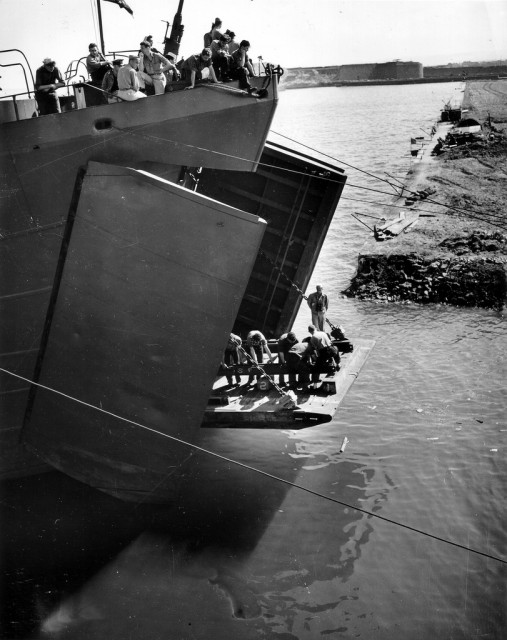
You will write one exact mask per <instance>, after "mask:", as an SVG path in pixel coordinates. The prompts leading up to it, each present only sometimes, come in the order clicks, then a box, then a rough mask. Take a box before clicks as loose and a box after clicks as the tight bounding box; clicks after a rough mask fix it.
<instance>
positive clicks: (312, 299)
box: [307, 284, 329, 331]
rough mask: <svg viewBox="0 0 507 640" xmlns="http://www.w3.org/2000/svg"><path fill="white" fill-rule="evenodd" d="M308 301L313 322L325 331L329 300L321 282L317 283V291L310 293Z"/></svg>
mask: <svg viewBox="0 0 507 640" xmlns="http://www.w3.org/2000/svg"><path fill="white" fill-rule="evenodd" d="M307 302H308V306H309V307H310V309H311V311H312V324H314V325H315V326H316V327H317V329H318V330H319V331H324V330H325V325H326V311H327V309H328V307H329V300H328V298H327V296H326V294H325V293H323V289H322V286H321V285H320V284H318V285H317V287H316V291H314V292H313V293H310V295H309V296H308V301H307Z"/></svg>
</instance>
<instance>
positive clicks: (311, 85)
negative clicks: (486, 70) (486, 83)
mask: <svg viewBox="0 0 507 640" xmlns="http://www.w3.org/2000/svg"><path fill="white" fill-rule="evenodd" d="M499 79H500V78H499V77H498V76H497V75H495V76H492V75H491V74H480V75H473V76H467V77H466V78H464V77H463V75H456V76H447V77H441V78H400V79H390V80H353V81H352V80H351V81H343V82H304V81H303V82H297V81H296V82H291V81H288V82H287V84H284V83H282V89H285V90H289V89H315V88H321V87H359V86H377V85H398V84H431V83H437V82H464V81H468V80H492V81H495V80H499Z"/></svg>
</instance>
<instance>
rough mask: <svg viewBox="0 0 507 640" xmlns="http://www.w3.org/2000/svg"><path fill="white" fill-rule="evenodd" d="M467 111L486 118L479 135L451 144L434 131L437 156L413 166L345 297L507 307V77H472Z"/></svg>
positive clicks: (364, 253)
mask: <svg viewBox="0 0 507 640" xmlns="http://www.w3.org/2000/svg"><path fill="white" fill-rule="evenodd" d="M462 110H463V112H464V114H466V117H467V118H469V117H473V118H475V119H476V120H477V121H478V122H479V123H480V124H481V133H480V135H478V136H469V137H467V136H465V137H464V138H463V140H462V143H461V144H444V143H443V142H444V141H443V139H442V138H440V141H439V139H438V138H439V135H438V131H437V132H436V133H435V135H434V137H433V140H432V142H431V143H430V144H429V145H428V147H427V148H426V149H425V150H424V153H425V154H428V155H429V153H430V151H431V150H435V151H434V153H433V156H432V157H431V158H429V157H428V155H426V157H425V160H424V162H422V161H421V162H420V163H416V164H415V165H414V168H413V169H411V171H410V172H409V175H408V176H407V182H406V186H405V190H404V191H403V192H402V193H400V195H399V196H398V198H397V199H396V201H395V202H393V211H392V214H391V215H390V216H387V217H388V222H387V223H386V224H384V225H382V226H380V227H376V228H375V231H374V234H372V235H373V237H372V238H371V239H370V240H369V241H368V242H367V243H366V245H365V246H364V247H363V249H362V251H361V253H360V255H359V257H358V268H357V274H356V276H355V277H354V278H353V280H352V282H351V284H350V286H349V287H348V289H347V290H346V291H344V292H343V293H344V294H345V295H347V296H354V297H358V298H361V299H368V300H379V301H385V302H405V303H445V304H453V305H462V306H480V307H493V308H501V307H502V306H503V305H504V303H505V299H506V296H507V277H506V272H507V188H506V187H507V80H497V81H494V82H491V81H490V82H483V81H472V82H468V83H467V86H466V90H465V94H464V98H463V104H462ZM464 117H465V116H464ZM449 126H450V125H449ZM450 140H451V141H452V142H454V141H455V137H454V138H452V137H451V138H450ZM435 147H436V149H435ZM400 205H403V210H402V213H401V214H400V213H399V211H400ZM394 207H396V209H394ZM418 212H420V213H418ZM391 218H393V220H391ZM396 218H398V219H396ZM395 229H397V230H396V231H394V230H395ZM394 234H396V235H394Z"/></svg>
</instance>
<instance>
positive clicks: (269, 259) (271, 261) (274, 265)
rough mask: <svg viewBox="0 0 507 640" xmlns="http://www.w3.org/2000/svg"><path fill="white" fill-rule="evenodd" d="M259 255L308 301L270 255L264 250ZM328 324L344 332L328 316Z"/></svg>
mask: <svg viewBox="0 0 507 640" xmlns="http://www.w3.org/2000/svg"><path fill="white" fill-rule="evenodd" d="M259 254H260V255H261V256H262V257H263V258H264V259H265V260H267V261H268V262H269V264H270V265H271V266H272V267H273V268H274V269H276V270H277V271H278V273H279V274H280V275H281V276H282V277H284V278H285V279H286V280H287V282H288V283H289V284H290V286H291V287H293V288H294V289H295V290H296V291H297V292H298V293H299V295H300V296H301V297H302V298H303V300H308V296H307V295H305V294H304V292H303V291H302V290H301V289H300V288H299V287H298V286H297V284H296V283H295V282H293V281H292V280H291V279H290V278H289V276H288V275H286V274H285V273H284V272H283V271H282V270H281V269H280V267H279V266H278V265H277V264H275V263H274V262H273V260H272V259H271V258H270V257H269V256H268V255H266V254H265V253H264V251H263V250H262V249H261V250H260V251H259ZM326 322H327V323H328V325H329V326H330V327H331V329H338V330H339V331H342V329H341V328H340V327H337V326H335V325H334V324H333V323H332V322H331V320H329V318H328V317H327V316H326ZM342 333H343V331H342Z"/></svg>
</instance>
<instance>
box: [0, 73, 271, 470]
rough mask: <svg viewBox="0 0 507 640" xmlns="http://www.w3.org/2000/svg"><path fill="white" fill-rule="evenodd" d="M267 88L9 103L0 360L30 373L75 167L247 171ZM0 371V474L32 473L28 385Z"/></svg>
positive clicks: (1, 187) (0, 137) (260, 135)
mask: <svg viewBox="0 0 507 640" xmlns="http://www.w3.org/2000/svg"><path fill="white" fill-rule="evenodd" d="M256 81H257V82H258V83H259V85H260V84H261V83H264V80H262V79H256ZM267 90H268V95H267V96H266V97H265V98H264V99H263V100H258V99H256V98H253V97H250V96H247V95H246V94H245V93H244V92H241V91H239V90H238V89H237V88H236V87H234V86H232V85H228V86H221V87H212V86H206V85H202V86H200V87H198V88H196V89H194V91H175V92H171V93H166V94H165V95H163V96H155V97H151V98H146V99H143V100H140V101H137V102H133V103H118V104H111V105H103V106H97V107H89V108H83V109H77V110H74V111H69V112H66V113H62V114H55V115H50V116H45V117H42V118H30V117H29V115H30V110H26V111H25V112H23V110H21V109H19V108H18V113H21V114H23V113H24V115H25V116H26V119H23V120H17V121H16V120H14V121H11V122H3V123H1V124H0V193H1V194H2V197H1V198H0V234H1V235H0V260H1V265H2V278H1V279H0V300H1V305H2V313H1V317H0V323H1V324H0V365H1V368H3V369H5V370H7V371H10V372H14V373H16V374H17V375H19V376H22V378H24V379H28V380H30V379H32V376H33V371H34V367H35V362H36V358H37V354H38V351H39V346H40V339H41V336H42V333H43V326H44V319H45V317H46V312H47V309H48V304H49V299H50V294H51V291H52V287H53V282H54V277H55V272H56V266H57V260H58V255H59V251H60V245H61V242H62V237H63V230H64V227H65V222H66V220H67V216H68V212H69V207H70V203H71V199H72V193H73V189H74V185H75V181H76V176H77V174H78V171H79V169H80V167H82V166H84V165H86V163H87V162H89V161H101V162H109V163H114V164H120V165H124V166H129V167H132V168H138V169H147V170H149V171H151V172H152V173H155V174H157V175H159V176H161V177H164V178H166V179H169V180H171V181H173V182H178V183H179V184H184V185H188V186H190V187H191V188H195V180H194V178H193V176H194V174H195V173H196V171H195V168H197V167H210V168H213V169H220V170H224V171H229V170H232V169H238V168H241V169H242V170H243V171H244V172H250V171H252V170H253V169H254V168H255V167H256V166H257V162H258V160H259V158H260V156H261V154H262V151H263V148H264V142H265V139H266V136H267V133H268V131H269V126H270V123H271V120H272V117H273V114H274V111H275V108H276V101H277V90H276V78H273V81H272V82H270V83H269V86H268V88H267ZM2 113H3V114H5V113H7V112H6V111H5V110H3V111H2ZM238 131H239V132H241V135H238ZM0 375H1V382H2V392H1V402H0V411H1V413H0V424H1V432H0V439H1V445H2V452H3V455H2V464H1V475H2V476H13V475H16V474H21V475H23V474H24V473H26V472H27V471H28V470H32V471H34V472H36V471H37V470H39V469H42V468H43V465H41V463H40V461H39V460H37V459H36V458H33V457H32V456H29V455H25V452H24V451H23V450H22V449H21V448H20V446H19V429H20V426H21V423H22V420H23V416H24V413H25V410H26V406H27V397H28V389H29V385H28V384H27V383H26V382H24V381H22V380H20V379H18V378H15V377H12V376H9V375H7V374H4V373H2V374H0Z"/></svg>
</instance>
